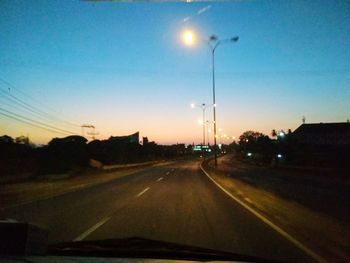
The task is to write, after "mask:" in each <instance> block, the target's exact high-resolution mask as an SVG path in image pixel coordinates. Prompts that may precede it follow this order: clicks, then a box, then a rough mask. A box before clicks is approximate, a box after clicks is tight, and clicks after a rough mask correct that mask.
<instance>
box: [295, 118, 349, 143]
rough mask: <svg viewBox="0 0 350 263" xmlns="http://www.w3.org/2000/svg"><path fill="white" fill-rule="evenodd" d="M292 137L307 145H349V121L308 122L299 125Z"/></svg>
mask: <svg viewBox="0 0 350 263" xmlns="http://www.w3.org/2000/svg"><path fill="white" fill-rule="evenodd" d="M292 137H293V139H294V140H295V141H296V142H298V143H301V144H309V145H334V146H341V145H350V123H349V122H339V123H308V124H302V125H301V126H299V127H298V128H297V129H296V130H295V131H294V132H293V133H292Z"/></svg>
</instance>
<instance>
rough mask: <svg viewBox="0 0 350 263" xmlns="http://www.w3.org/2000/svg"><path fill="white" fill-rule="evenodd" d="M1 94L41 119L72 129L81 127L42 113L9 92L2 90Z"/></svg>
mask: <svg viewBox="0 0 350 263" xmlns="http://www.w3.org/2000/svg"><path fill="white" fill-rule="evenodd" d="M0 92H2V93H3V94H4V95H5V96H7V98H8V99H9V100H10V101H11V102H13V103H15V104H17V105H19V106H21V107H23V108H25V109H26V110H27V111H30V112H31V113H33V114H36V115H37V116H39V117H41V118H45V119H47V120H50V119H51V120H52V121H58V122H61V123H64V124H65V125H67V126H68V125H69V126H70V127H72V126H74V127H76V128H78V127H80V126H79V125H76V124H71V123H70V122H67V121H65V120H62V119H59V118H57V117H55V116H53V115H50V114H48V113H46V112H44V111H42V110H40V109H38V108H36V107H34V106H32V105H30V104H28V103H26V102H25V101H23V100H21V99H19V98H17V97H16V96H14V95H12V94H11V93H8V92H6V91H4V90H1V89H0Z"/></svg>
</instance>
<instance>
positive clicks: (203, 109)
mask: <svg viewBox="0 0 350 263" xmlns="http://www.w3.org/2000/svg"><path fill="white" fill-rule="evenodd" d="M210 106H213V104H210V105H207V104H205V103H202V104H194V103H192V104H191V108H192V109H193V108H195V107H198V108H201V109H202V114H203V119H202V122H201V125H202V126H203V146H204V145H205V123H206V122H205V110H206V109H207V108H208V107H210ZM208 139H209V138H208Z"/></svg>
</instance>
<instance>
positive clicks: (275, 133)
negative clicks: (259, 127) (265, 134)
mask: <svg viewBox="0 0 350 263" xmlns="http://www.w3.org/2000/svg"><path fill="white" fill-rule="evenodd" d="M271 136H272V137H273V138H274V137H277V132H276V130H275V129H273V130H272V131H271Z"/></svg>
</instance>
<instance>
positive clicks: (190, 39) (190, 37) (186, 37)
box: [182, 30, 239, 167]
mask: <svg viewBox="0 0 350 263" xmlns="http://www.w3.org/2000/svg"><path fill="white" fill-rule="evenodd" d="M182 38H183V41H184V43H185V44H186V45H188V46H192V45H193V44H194V42H195V35H194V33H193V32H192V31H190V30H186V31H185V32H184V33H183V35H182ZM238 40H239V37H238V36H235V37H231V38H227V39H219V38H218V37H217V36H215V35H212V36H210V37H209V40H207V41H205V42H206V43H207V44H208V46H209V48H210V51H211V55H212V77H213V105H214V107H213V113H214V121H213V122H214V156H215V167H217V165H218V161H217V149H216V147H217V144H216V139H217V134H216V107H215V105H216V98H215V51H216V49H217V47H218V46H220V45H221V44H224V43H235V42H237V41H238Z"/></svg>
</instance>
